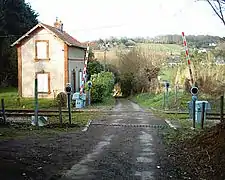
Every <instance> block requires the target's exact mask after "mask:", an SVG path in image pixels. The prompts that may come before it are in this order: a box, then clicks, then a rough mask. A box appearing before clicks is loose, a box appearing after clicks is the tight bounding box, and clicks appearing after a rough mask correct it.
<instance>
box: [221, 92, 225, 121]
mask: <svg viewBox="0 0 225 180" xmlns="http://www.w3.org/2000/svg"><path fill="white" fill-rule="evenodd" d="M223 107H224V96H221V97H220V122H223V121H224V120H223Z"/></svg>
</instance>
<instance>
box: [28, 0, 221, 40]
mask: <svg viewBox="0 0 225 180" xmlns="http://www.w3.org/2000/svg"><path fill="white" fill-rule="evenodd" d="M26 1H27V2H29V3H30V4H31V6H32V8H33V9H34V10H36V11H37V12H38V13H39V14H40V16H39V21H41V22H43V23H46V24H49V25H53V23H54V21H55V18H56V17H59V19H60V20H62V21H63V23H64V30H65V31H67V32H68V33H70V34H71V35H73V36H74V37H75V38H77V39H78V40H80V41H87V40H94V39H99V38H107V37H110V36H117V37H121V36H127V37H136V36H144V37H145V36H149V37H152V36H156V35H163V34H181V32H182V31H184V32H185V34H194V35H197V34H204V35H206V34H210V35H219V36H225V27H224V26H223V25H222V23H221V22H220V20H219V18H218V17H217V16H216V15H215V14H214V13H213V11H212V10H211V8H210V7H209V5H208V4H207V3H206V2H198V3H196V2H194V0H62V1H57V0H26Z"/></svg>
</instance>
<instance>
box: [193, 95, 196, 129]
mask: <svg viewBox="0 0 225 180" xmlns="http://www.w3.org/2000/svg"><path fill="white" fill-rule="evenodd" d="M195 101H196V100H195V99H193V128H195Z"/></svg>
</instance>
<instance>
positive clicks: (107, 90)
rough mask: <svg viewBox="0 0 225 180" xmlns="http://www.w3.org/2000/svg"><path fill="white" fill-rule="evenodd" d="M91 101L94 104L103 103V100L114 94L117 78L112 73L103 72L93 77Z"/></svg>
mask: <svg viewBox="0 0 225 180" xmlns="http://www.w3.org/2000/svg"><path fill="white" fill-rule="evenodd" d="M91 81H92V89H91V99H92V102H93V103H98V102H103V99H104V98H106V97H108V96H110V95H111V94H112V91H113V88H114V83H115V77H114V75H113V73H111V72H101V73H98V74H94V75H92V77H91Z"/></svg>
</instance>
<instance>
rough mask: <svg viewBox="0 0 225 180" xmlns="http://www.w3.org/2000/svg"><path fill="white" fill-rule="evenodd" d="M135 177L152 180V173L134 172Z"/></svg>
mask: <svg viewBox="0 0 225 180" xmlns="http://www.w3.org/2000/svg"><path fill="white" fill-rule="evenodd" d="M135 176H140V177H141V180H153V179H154V177H153V173H152V172H150V171H142V172H139V171H136V172H135Z"/></svg>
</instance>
